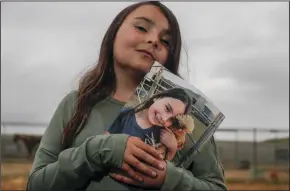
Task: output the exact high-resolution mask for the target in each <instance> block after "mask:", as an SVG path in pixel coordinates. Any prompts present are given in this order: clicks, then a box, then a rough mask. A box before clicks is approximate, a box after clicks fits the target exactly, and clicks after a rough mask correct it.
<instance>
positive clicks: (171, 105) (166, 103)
mask: <svg viewBox="0 0 290 191" xmlns="http://www.w3.org/2000/svg"><path fill="white" fill-rule="evenodd" d="M185 107H186V105H185V104H184V103H183V102H182V101H180V100H178V99H174V98H171V97H165V98H161V99H157V100H155V101H154V103H153V104H152V105H151V106H150V107H149V109H148V120H149V122H150V123H151V124H152V125H157V126H162V127H170V126H171V125H172V118H173V117H175V116H177V115H180V114H184V111H185Z"/></svg>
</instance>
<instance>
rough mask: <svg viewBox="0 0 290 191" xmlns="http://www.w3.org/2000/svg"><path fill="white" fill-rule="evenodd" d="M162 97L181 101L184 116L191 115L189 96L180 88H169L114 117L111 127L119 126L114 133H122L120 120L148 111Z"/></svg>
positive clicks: (190, 99)
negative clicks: (183, 106)
mask: <svg viewBox="0 0 290 191" xmlns="http://www.w3.org/2000/svg"><path fill="white" fill-rule="evenodd" d="M164 97H171V98H174V99H178V100H180V101H182V102H183V103H184V104H185V110H184V114H190V113H191V111H192V98H191V97H190V96H189V94H188V93H187V92H186V91H185V90H184V89H182V88H171V89H168V90H165V91H163V92H161V93H158V94H155V95H153V96H151V97H150V98H148V99H147V100H145V101H143V102H142V103H140V104H139V105H137V106H136V107H134V108H130V109H127V110H126V111H124V112H121V113H120V114H119V115H118V116H117V117H116V119H115V120H114V122H113V123H112V125H111V126H113V127H115V126H120V129H118V130H117V131H115V132H114V133H122V128H123V124H122V121H123V120H122V119H123V118H124V117H125V116H128V115H134V114H135V113H138V112H140V111H143V110H145V109H148V108H149V107H150V106H151V105H152V104H153V103H154V99H161V98H164Z"/></svg>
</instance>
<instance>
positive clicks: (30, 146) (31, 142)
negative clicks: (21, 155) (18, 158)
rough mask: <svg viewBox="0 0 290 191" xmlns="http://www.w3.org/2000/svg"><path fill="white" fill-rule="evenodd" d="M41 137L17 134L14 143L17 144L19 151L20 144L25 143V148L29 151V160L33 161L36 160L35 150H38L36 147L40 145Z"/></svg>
mask: <svg viewBox="0 0 290 191" xmlns="http://www.w3.org/2000/svg"><path fill="white" fill-rule="evenodd" d="M40 140H41V136H37V135H21V134H15V135H14V138H13V141H14V143H16V144H17V146H18V150H20V147H19V142H20V141H21V142H23V143H24V145H25V148H26V150H27V159H33V158H34V154H35V153H34V150H35V149H36V146H37V145H38V144H39V143H40Z"/></svg>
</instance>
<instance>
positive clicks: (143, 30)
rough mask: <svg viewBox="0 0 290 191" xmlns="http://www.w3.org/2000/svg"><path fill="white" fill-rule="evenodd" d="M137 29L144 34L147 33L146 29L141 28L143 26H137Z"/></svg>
mask: <svg viewBox="0 0 290 191" xmlns="http://www.w3.org/2000/svg"><path fill="white" fill-rule="evenodd" d="M135 27H136V29H138V30H139V31H142V32H147V30H146V29H145V28H144V27H141V26H135Z"/></svg>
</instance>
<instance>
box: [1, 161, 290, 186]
mask: <svg viewBox="0 0 290 191" xmlns="http://www.w3.org/2000/svg"><path fill="white" fill-rule="evenodd" d="M30 169H31V163H15V162H14V163H3V164H1V190H25V189H26V183H27V178H28V175H29V172H30ZM226 177H227V187H228V190H289V174H287V173H283V172H281V173H279V178H280V179H285V180H288V181H286V182H284V184H273V183H271V182H270V181H268V179H267V174H266V176H265V177H266V178H265V180H264V181H261V182H254V183H253V182H251V181H247V180H248V179H249V178H248V177H249V172H248V171H241V170H229V171H226ZM233 179H239V180H242V181H244V182H241V181H236V182H233V181H232V180H233Z"/></svg>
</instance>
